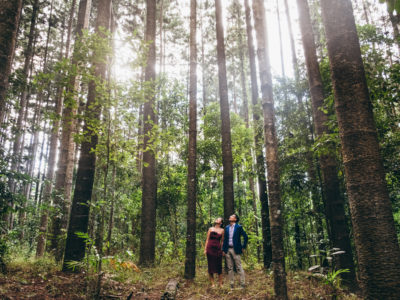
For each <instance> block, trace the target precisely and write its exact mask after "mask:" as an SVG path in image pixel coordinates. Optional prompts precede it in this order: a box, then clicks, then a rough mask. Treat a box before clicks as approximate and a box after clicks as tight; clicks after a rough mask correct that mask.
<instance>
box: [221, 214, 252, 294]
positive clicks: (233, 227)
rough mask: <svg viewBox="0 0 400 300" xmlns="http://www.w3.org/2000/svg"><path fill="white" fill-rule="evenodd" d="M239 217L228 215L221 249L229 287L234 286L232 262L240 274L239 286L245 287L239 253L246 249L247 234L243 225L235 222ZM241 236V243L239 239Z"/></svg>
mask: <svg viewBox="0 0 400 300" xmlns="http://www.w3.org/2000/svg"><path fill="white" fill-rule="evenodd" d="M237 222H239V217H238V215H236V214H233V215H231V216H230V217H229V225H228V226H226V227H225V235H224V244H223V246H222V251H223V252H224V255H225V256H226V264H227V265H228V278H229V281H230V284H231V288H233V286H234V274H233V264H235V266H236V270H237V272H238V273H239V275H240V286H241V287H242V288H244V287H245V277H244V271H243V268H242V262H241V259H240V255H241V254H242V253H243V251H244V250H245V249H246V246H247V234H246V232H245V231H244V229H243V227H242V226H240V225H239V224H237ZM241 237H243V244H242V241H241Z"/></svg>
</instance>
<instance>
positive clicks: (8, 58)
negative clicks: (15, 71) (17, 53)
mask: <svg viewBox="0 0 400 300" xmlns="http://www.w3.org/2000/svg"><path fill="white" fill-rule="evenodd" d="M21 9H22V0H15V1H9V0H1V2H0V45H1V46H0V122H3V119H4V111H5V108H6V94H7V88H8V76H10V73H11V64H12V61H13V57H14V50H15V41H16V38H17V28H18V24H19V19H20V16H21Z"/></svg>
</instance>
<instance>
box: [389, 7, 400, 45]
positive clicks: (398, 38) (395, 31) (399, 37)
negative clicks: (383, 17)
mask: <svg viewBox="0 0 400 300" xmlns="http://www.w3.org/2000/svg"><path fill="white" fill-rule="evenodd" d="M389 18H390V22H391V23H392V27H393V38H394V40H395V42H396V44H397V47H398V48H399V51H400V33H399V15H398V13H397V15H396V16H395V15H393V11H389Z"/></svg>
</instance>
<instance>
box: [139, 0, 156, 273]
mask: <svg viewBox="0 0 400 300" xmlns="http://www.w3.org/2000/svg"><path fill="white" fill-rule="evenodd" d="M146 6H147V14H146V34H145V41H146V42H147V43H149V48H148V53H147V64H146V69H145V76H144V80H145V82H146V85H145V89H146V90H145V94H146V103H145V104H144V108H143V126H144V127H143V134H144V140H143V149H145V151H143V167H142V170H143V171H142V172H143V173H142V182H143V183H142V217H141V232H140V259H139V261H140V264H141V265H144V266H147V265H152V264H154V256H155V240H156V197H157V182H156V158H155V149H154V144H153V137H154V134H155V132H154V124H155V122H156V114H155V109H156V107H155V95H156V90H155V78H156V73H155V67H156V45H155V40H156V11H157V9H156V1H155V0H147V4H146Z"/></svg>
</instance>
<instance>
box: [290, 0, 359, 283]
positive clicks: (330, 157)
mask: <svg viewBox="0 0 400 300" xmlns="http://www.w3.org/2000/svg"><path fill="white" fill-rule="evenodd" d="M297 6H298V10H299V17H300V29H301V34H302V40H303V47H304V56H305V59H306V67H307V73H308V82H309V89H310V94H311V101H312V103H311V104H312V112H313V119H314V127H315V132H316V135H317V137H321V136H322V135H323V134H328V133H329V129H328V126H327V122H328V115H327V114H325V113H324V112H323V110H322V108H323V106H324V94H323V93H324V90H323V83H322V78H321V73H320V69H319V63H318V58H317V50H316V46H315V41H314V35H313V30H312V25H311V17H310V11H309V7H308V2H307V0H297ZM327 146H328V149H329V151H328V152H326V153H324V154H322V155H320V157H319V161H320V165H321V172H322V179H323V182H322V184H323V191H324V196H325V208H326V211H325V213H326V217H327V219H328V229H329V230H328V231H329V237H330V239H331V245H332V246H333V247H336V248H340V249H341V250H343V251H345V253H344V254H342V255H340V256H339V257H338V266H337V267H338V268H339V269H349V270H350V272H349V273H343V274H342V277H343V278H344V279H345V280H346V281H347V284H349V285H355V284H356V278H355V270H354V263H353V254H352V250H351V241H350V232H349V228H348V226H347V220H346V216H345V207H344V199H343V197H342V193H341V191H340V183H339V178H338V167H337V162H336V157H335V154H334V153H335V146H334V144H333V143H329V144H328V145H327Z"/></svg>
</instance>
